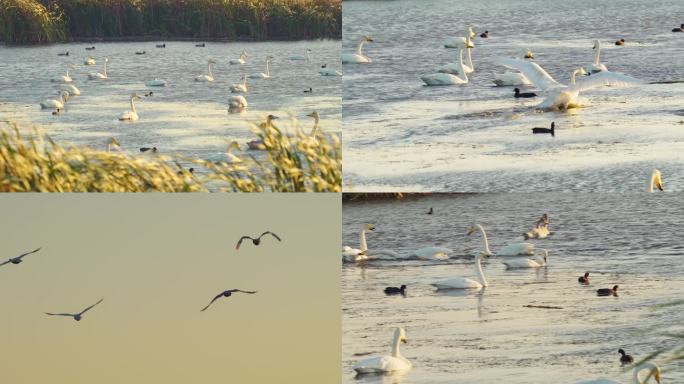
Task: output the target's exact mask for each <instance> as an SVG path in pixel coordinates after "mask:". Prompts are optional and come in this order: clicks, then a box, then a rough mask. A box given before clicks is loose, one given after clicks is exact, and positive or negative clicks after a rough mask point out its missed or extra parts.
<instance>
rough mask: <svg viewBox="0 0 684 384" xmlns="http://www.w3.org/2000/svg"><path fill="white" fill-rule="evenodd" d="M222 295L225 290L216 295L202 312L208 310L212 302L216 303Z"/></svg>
mask: <svg viewBox="0 0 684 384" xmlns="http://www.w3.org/2000/svg"><path fill="white" fill-rule="evenodd" d="M221 296H223V292H221V293H219V294H218V295H216V297H214V298H213V299H212V300H211V301H210V302H209V304H207V306H206V307H204V308H202V310H201V311H200V312H204V311H206V310H207V308H209V307H210V306H211V305H212V304H214V301H216V300H218V299H219V298H220V297H221Z"/></svg>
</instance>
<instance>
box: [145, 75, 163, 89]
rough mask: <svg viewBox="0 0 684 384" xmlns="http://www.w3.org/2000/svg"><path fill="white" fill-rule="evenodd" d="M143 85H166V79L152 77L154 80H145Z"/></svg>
mask: <svg viewBox="0 0 684 384" xmlns="http://www.w3.org/2000/svg"><path fill="white" fill-rule="evenodd" d="M145 86H147V87H166V80H162V79H158V78H156V77H155V78H154V80H150V81H146V82H145Z"/></svg>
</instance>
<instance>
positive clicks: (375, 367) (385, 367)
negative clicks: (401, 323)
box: [354, 328, 412, 374]
mask: <svg viewBox="0 0 684 384" xmlns="http://www.w3.org/2000/svg"><path fill="white" fill-rule="evenodd" d="M406 342H407V339H406V331H405V330H404V328H396V329H395V330H394V336H393V337H392V354H391V355H390V356H378V357H371V358H368V359H364V360H360V361H357V362H356V363H355V364H354V370H355V371H356V372H357V373H359V374H365V373H371V374H372V373H376V374H377V373H389V372H397V371H406V370H409V369H411V366H412V365H411V362H410V361H408V360H407V359H406V358H404V357H403V356H402V355H401V353H400V352H399V343H406Z"/></svg>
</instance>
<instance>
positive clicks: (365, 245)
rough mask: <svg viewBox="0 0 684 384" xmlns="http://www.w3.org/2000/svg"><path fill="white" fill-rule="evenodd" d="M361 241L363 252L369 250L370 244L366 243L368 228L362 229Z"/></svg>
mask: <svg viewBox="0 0 684 384" xmlns="http://www.w3.org/2000/svg"><path fill="white" fill-rule="evenodd" d="M359 242H360V243H361V252H365V251H367V250H368V244H367V243H366V230H365V229H362V230H361V233H359Z"/></svg>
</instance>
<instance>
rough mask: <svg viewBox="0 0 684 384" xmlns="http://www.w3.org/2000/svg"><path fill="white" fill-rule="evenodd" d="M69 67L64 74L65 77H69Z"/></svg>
mask: <svg viewBox="0 0 684 384" xmlns="http://www.w3.org/2000/svg"><path fill="white" fill-rule="evenodd" d="M69 69H70V68H69V67H67V74H66V76H67V77H69Z"/></svg>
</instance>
